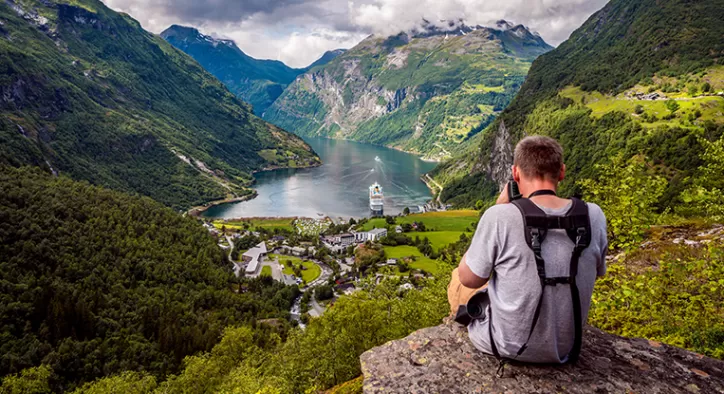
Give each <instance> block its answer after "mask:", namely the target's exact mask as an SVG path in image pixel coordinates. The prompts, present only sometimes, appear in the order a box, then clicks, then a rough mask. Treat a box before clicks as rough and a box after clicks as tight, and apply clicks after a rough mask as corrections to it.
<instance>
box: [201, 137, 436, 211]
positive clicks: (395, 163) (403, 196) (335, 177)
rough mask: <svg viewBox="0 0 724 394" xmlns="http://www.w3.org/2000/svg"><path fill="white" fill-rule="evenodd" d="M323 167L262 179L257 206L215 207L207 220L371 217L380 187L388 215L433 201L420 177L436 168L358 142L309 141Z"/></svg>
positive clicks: (262, 176)
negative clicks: (372, 197) (373, 193)
mask: <svg viewBox="0 0 724 394" xmlns="http://www.w3.org/2000/svg"><path fill="white" fill-rule="evenodd" d="M306 141H307V142H308V143H309V144H310V145H311V146H312V148H314V150H315V151H316V152H317V154H318V155H319V157H321V158H322V161H323V163H324V164H323V165H322V166H320V167H317V168H308V169H299V170H294V169H289V170H277V171H270V172H264V173H260V174H257V176H256V179H257V183H256V185H255V186H254V188H255V189H256V190H257V192H258V193H259V196H258V197H257V198H255V199H253V200H251V201H245V202H239V203H229V204H223V205H218V206H215V207H211V208H209V210H207V211H206V212H205V213H204V216H205V217H213V218H227V219H228V218H239V217H267V216H307V217H317V216H318V214H323V215H329V216H331V217H340V216H341V217H364V216H369V214H370V210H369V186H370V185H371V184H373V183H374V182H379V184H380V185H381V186H382V187H383V190H384V195H385V214H392V215H395V214H398V213H400V212H402V210H403V209H404V208H405V207H406V206H416V205H421V204H424V203H425V202H427V201H428V200H430V198H431V196H430V191H429V190H428V188H427V186H425V184H424V183H423V182H422V181H421V180H420V177H421V176H422V175H423V174H425V173H427V172H429V171H430V170H432V169H433V168H434V167H435V163H428V162H424V161H422V160H420V159H419V158H418V157H417V156H414V155H411V154H408V153H404V152H400V151H396V150H394V149H389V148H384V147H380V146H375V145H370V144H363V143H359V142H352V141H342V140H330V139H324V138H309V139H306Z"/></svg>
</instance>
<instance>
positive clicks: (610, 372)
mask: <svg viewBox="0 0 724 394" xmlns="http://www.w3.org/2000/svg"><path fill="white" fill-rule="evenodd" d="M360 359H361V362H362V372H363V373H364V386H363V387H364V392H365V393H580V394H588V393H660V394H664V393H666V394H669V393H687V394H690V393H721V392H724V361H721V360H715V359H712V358H708V357H705V356H702V355H700V354H696V353H692V352H689V351H686V350H682V349H679V348H675V347H671V346H668V345H664V344H661V343H659V342H654V341H647V340H643V339H629V338H623V337H618V336H615V335H611V334H607V333H605V332H603V331H601V330H598V329H596V328H593V327H586V328H585V329H584V342H583V349H582V353H581V358H580V360H579V362H578V363H577V364H576V365H563V366H537V365H529V364H528V365H526V364H516V363H512V364H508V365H507V366H506V367H505V369H504V370H503V376H502V377H498V376H496V372H497V371H498V362H497V361H496V360H495V358H493V357H490V356H486V355H484V354H483V353H481V352H479V351H478V350H477V349H475V348H474V347H473V345H472V343H471V342H470V340H468V336H467V331H466V330H465V329H464V328H463V327H462V326H460V325H458V324H456V323H452V325H442V326H437V327H431V328H425V329H422V330H420V331H417V332H415V333H413V334H412V335H410V336H408V337H407V338H404V339H400V340H397V341H392V342H388V343H387V344H385V345H383V346H380V347H377V348H374V349H372V350H369V351H368V352H366V353H364V354H363V355H362V356H361V357H360Z"/></svg>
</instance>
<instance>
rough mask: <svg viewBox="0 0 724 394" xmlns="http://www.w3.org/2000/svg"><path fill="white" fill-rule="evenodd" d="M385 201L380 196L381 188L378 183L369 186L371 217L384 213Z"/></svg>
mask: <svg viewBox="0 0 724 394" xmlns="http://www.w3.org/2000/svg"><path fill="white" fill-rule="evenodd" d="M384 206H385V200H384V196H383V194H382V186H380V185H379V184H378V183H375V184H374V185H372V186H370V210H371V211H372V215H373V216H380V215H382V214H383V212H384Z"/></svg>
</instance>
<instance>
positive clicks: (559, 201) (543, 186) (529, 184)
mask: <svg viewBox="0 0 724 394" xmlns="http://www.w3.org/2000/svg"><path fill="white" fill-rule="evenodd" d="M518 187H519V188H520V193H521V194H522V195H523V196H524V197H526V198H528V197H530V195H531V194H533V193H534V192H537V191H540V190H552V191H554V192H556V191H557V190H558V184H557V183H555V182H551V181H549V180H545V179H535V180H530V181H526V182H521V184H520V185H518ZM531 200H532V201H533V202H535V203H536V204H538V205H540V206H542V207H546V208H552V209H558V208H563V207H565V206H566V205H568V203H569V201H568V200H567V199H563V198H559V197H558V196H552V195H541V196H534V197H532V198H531Z"/></svg>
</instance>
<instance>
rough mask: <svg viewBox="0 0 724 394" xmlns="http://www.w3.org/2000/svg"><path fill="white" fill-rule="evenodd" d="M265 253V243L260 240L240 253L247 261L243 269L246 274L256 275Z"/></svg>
mask: <svg viewBox="0 0 724 394" xmlns="http://www.w3.org/2000/svg"><path fill="white" fill-rule="evenodd" d="M266 254H267V250H266V243H264V242H262V243H260V244H259V245H256V246H255V247H253V248H251V249H249V250H247V251H246V252H244V254H242V255H241V258H242V259H243V260H244V261H245V262H246V263H247V265H246V271H245V272H246V274H247V275H256V274H257V273H258V271H259V268H260V267H261V263H262V262H263V260H264V257H266Z"/></svg>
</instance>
